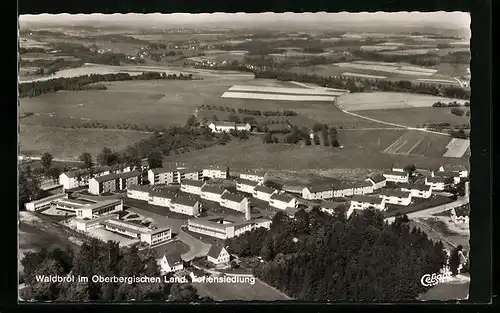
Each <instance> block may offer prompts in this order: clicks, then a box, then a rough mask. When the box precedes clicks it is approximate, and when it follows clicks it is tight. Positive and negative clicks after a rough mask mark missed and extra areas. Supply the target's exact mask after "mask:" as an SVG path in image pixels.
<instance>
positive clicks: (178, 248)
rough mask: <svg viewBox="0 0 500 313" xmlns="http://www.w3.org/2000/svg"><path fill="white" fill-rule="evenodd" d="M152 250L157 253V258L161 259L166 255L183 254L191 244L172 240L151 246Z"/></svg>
mask: <svg viewBox="0 0 500 313" xmlns="http://www.w3.org/2000/svg"><path fill="white" fill-rule="evenodd" d="M150 250H152V251H153V252H154V253H155V255H156V258H157V259H160V258H162V257H163V256H164V255H177V256H181V255H182V254H184V253H186V252H188V251H189V246H188V245H186V244H185V243H183V242H182V241H180V240H172V241H170V242H167V243H166V244H161V245H158V246H156V247H153V248H150Z"/></svg>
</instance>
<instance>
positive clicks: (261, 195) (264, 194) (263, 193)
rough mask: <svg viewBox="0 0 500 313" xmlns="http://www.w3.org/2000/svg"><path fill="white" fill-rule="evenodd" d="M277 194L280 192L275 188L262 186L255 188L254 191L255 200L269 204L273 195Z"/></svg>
mask: <svg viewBox="0 0 500 313" xmlns="http://www.w3.org/2000/svg"><path fill="white" fill-rule="evenodd" d="M277 192H278V190H276V189H274V188H271V187H266V186H262V185H260V186H257V187H255V189H254V190H253V196H254V198H257V199H260V200H262V201H267V202H269V201H270V199H271V195H273V194H275V193H277Z"/></svg>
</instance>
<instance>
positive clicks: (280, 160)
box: [164, 130, 465, 171]
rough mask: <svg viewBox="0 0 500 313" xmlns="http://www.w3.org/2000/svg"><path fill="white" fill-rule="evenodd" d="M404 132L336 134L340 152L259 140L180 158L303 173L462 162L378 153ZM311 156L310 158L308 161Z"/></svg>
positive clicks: (234, 142)
mask: <svg viewBox="0 0 500 313" xmlns="http://www.w3.org/2000/svg"><path fill="white" fill-rule="evenodd" d="M403 132H404V130H339V141H340V144H341V145H343V146H344V148H333V147H331V146H326V147H325V146H302V145H301V144H297V145H291V144H290V145H289V144H284V143H278V144H263V143H262V139H261V137H260V136H251V137H250V139H248V140H239V139H233V140H231V141H230V142H229V143H228V144H226V145H218V146H213V147H209V148H206V149H204V150H203V153H200V152H197V151H193V152H188V153H185V154H183V155H182V162H186V163H188V164H192V165H193V166H207V165H210V164H224V165H226V164H227V165H228V166H229V167H230V168H231V169H234V170H239V169H265V170H270V169H272V170H289V171H301V170H305V169H313V170H319V169H331V168H341V169H353V168H354V169H359V168H361V169H388V168H391V166H392V164H394V163H398V162H402V163H405V164H418V165H419V166H429V167H432V166H438V165H441V164H443V163H449V164H462V163H464V162H465V161H464V160H462V159H444V158H442V157H424V156H412V155H410V156H401V155H391V154H385V153H383V152H382V151H383V150H384V149H385V148H386V147H388V146H389V145H390V144H391V143H392V142H393V141H394V140H396V139H397V138H399V137H400V136H401V135H402V134H403ZM312 156H314V157H312ZM175 161H180V159H179V156H176V155H170V156H166V157H165V159H164V163H167V162H175Z"/></svg>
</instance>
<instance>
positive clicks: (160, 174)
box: [148, 166, 177, 185]
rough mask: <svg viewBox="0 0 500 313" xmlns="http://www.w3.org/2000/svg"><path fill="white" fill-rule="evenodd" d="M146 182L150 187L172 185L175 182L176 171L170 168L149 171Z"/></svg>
mask: <svg viewBox="0 0 500 313" xmlns="http://www.w3.org/2000/svg"><path fill="white" fill-rule="evenodd" d="M174 176H175V179H174ZM148 181H149V184H150V185H158V184H173V183H174V182H177V169H176V168H174V167H171V166H169V167H162V168H154V169H149V170H148Z"/></svg>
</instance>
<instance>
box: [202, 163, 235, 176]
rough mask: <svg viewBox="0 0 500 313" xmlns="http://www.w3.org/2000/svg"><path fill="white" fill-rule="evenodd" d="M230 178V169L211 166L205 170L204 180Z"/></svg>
mask: <svg viewBox="0 0 500 313" xmlns="http://www.w3.org/2000/svg"><path fill="white" fill-rule="evenodd" d="M228 176H229V167H227V166H213V165H210V166H209V167H206V168H204V169H203V177H204V178H222V179H227V178H228Z"/></svg>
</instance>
